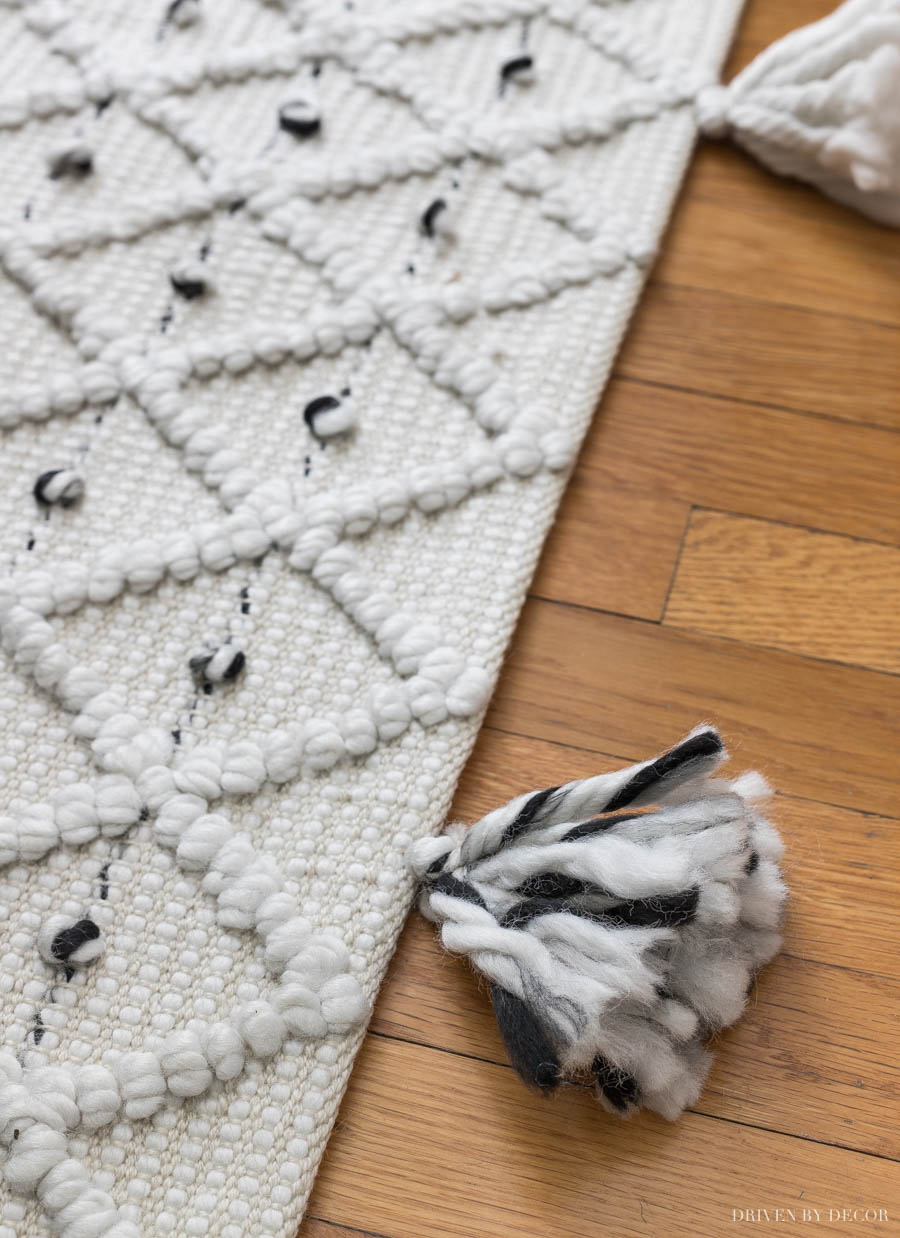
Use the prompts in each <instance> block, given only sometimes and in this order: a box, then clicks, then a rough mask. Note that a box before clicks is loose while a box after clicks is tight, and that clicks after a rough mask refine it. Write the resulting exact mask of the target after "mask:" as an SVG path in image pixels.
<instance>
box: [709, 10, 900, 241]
mask: <svg viewBox="0 0 900 1238" xmlns="http://www.w3.org/2000/svg"><path fill="white" fill-rule="evenodd" d="M696 105H697V116H698V121H699V124H700V129H701V131H702V132H703V133H704V134H706V136H707V137H715V138H721V137H725V136H728V135H730V136H731V137H733V138H734V140H735V141H736V142H738V143H739V144H740V145H741V146H743V147H745V148H746V149H747V150H748V151H749V152H750V153H751V154H752V155H754V156H755V157H756V158H757V159H759V160H760V162H761V163H764V164H766V165H767V166H768V167H770V168H772V169H773V170H774V171H776V172H779V173H780V174H781V175H782V176H794V177H797V178H798V179H799V180H804V181H809V182H811V183H812V184H814V185H816V186H817V187H818V188H819V189H821V190H822V192H823V193H826V194H828V195H829V196H830V197H832V198H836V199H837V200H838V201H839V202H843V203H844V204H845V205H847V206H852V207H854V208H855V209H856V210H858V211H862V212H863V214H866V215H870V216H871V217H872V218H873V219H877V220H878V221H879V222H880V223H884V224H890V225H892V226H893V227H900V0H846V3H844V4H842V5H840V6H839V7H838V8H837V9H835V11H834V12H833V13H831V14H829V16H828V17H825V18H823V19H822V20H821V21H817V22H814V23H813V24H812V25H809V26H803V27H801V28H800V29H799V30H794V31H792V32H791V33H790V34H788V35H786V36H785V37H784V38H783V39H779V40H778V42H777V43H773V44H772V46H771V47H769V48H767V49H766V50H765V51H764V52H762V53H761V55H759V56H758V57H757V58H756V60H754V61H753V62H752V64H750V65H748V66H747V68H746V69H744V70H743V72H742V73H740V74H738V76H737V77H736V78H735V79H734V80H733V81H732V82H730V83H729V85H727V86H716V85H714V86H707V87H705V88H703V89H702V90H700V91H699V92H698V94H697V97H696Z"/></svg>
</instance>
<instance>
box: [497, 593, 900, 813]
mask: <svg viewBox="0 0 900 1238" xmlns="http://www.w3.org/2000/svg"><path fill="white" fill-rule="evenodd" d="M898 716H900V679H897V678H895V677H893V676H889V675H880V674H877V673H876V672H874V671H864V670H857V669H853V668H848V667H843V666H834V665H830V664H828V663H824V662H817V661H813V660H812V659H809V658H802V657H799V656H798V655H796V654H790V653H779V652H774V651H770V650H763V649H754V648H752V647H749V646H745V645H741V644H735V643H732V642H730V641H725V640H720V639H714V638H711V637H706V636H694V635H693V634H691V633H687V632H678V631H676V630H675V629H673V628H665V627H663V628H660V627H657V626H655V625H653V624H647V623H640V622H638V621H636V620H633V619H625V618H621V617H619V616H615V615H604V614H596V613H592V612H589V611H584V610H576V609H574V608H570V607H564V606H556V605H553V604H552V603H549V602H542V601H536V600H534V601H530V602H528V603H527V604H526V606H525V609H524V611H523V614H522V619H521V621H520V624H519V628H518V632H517V636H516V640H515V641H514V642H513V646H512V650H511V652H510V655H509V657H508V660H507V663H506V669H505V673H504V676H503V679H502V681H501V683H500V686H499V689H498V691H497V693H496V694H495V696H494V701H493V704H492V706H491V709H490V711H489V713H488V721H489V722H490V723H491V725H493V726H497V727H499V728H500V729H501V730H504V731H513V732H516V733H519V734H524V735H533V736H535V737H536V738H539V739H555V740H559V741H561V742H563V743H567V744H573V745H576V746H579V747H587V748H594V747H595V748H597V749H599V750H601V751H605V752H618V753H627V754H628V755H629V756H633V757H634V759H644V758H645V757H647V756H649V755H651V754H652V753H653V752H654V751H656V750H657V749H661V748H665V747H667V746H668V745H669V744H671V743H672V742H674V741H675V740H677V739H678V738H680V737H681V735H683V734H686V733H687V732H688V731H689V730H690V729H691V727H693V726H695V725H696V724H697V723H698V722H700V721H702V720H704V719H706V720H709V721H712V722H714V723H716V724H718V725H719V726H720V727H721V729H722V731H723V732H724V733H725V735H726V738H729V739H731V738H732V737H733V738H734V741H735V744H736V745H737V744H739V747H738V748H737V751H738V754H739V756H740V760H741V763H742V764H744V765H759V766H760V767H761V768H762V769H763V771H764V772H765V773H766V775H767V776H769V777H770V778H771V781H772V783H773V785H774V786H777V787H779V788H780V789H781V790H783V791H784V792H785V793H787V794H794V795H801V796H805V797H808V798H810V799H818V800H824V801H828V802H830V803H834V804H841V805H843V806H844V807H847V808H857V809H861V810H863V811H868V812H877V813H882V814H884V815H886V816H895V815H897V813H898V803H897V800H898V790H897V755H896V738H897V736H896V725H897V718H898Z"/></svg>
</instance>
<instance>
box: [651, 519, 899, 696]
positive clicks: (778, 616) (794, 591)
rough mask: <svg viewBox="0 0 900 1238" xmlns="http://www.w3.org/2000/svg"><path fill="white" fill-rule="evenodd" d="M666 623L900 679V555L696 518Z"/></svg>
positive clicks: (767, 526) (760, 525)
mask: <svg viewBox="0 0 900 1238" xmlns="http://www.w3.org/2000/svg"><path fill="white" fill-rule="evenodd" d="M665 622H666V624H668V625H670V626H672V627H677V628H685V629H687V630H689V631H692V632H708V633H709V634H710V635H712V636H727V637H728V638H730V639H731V640H739V641H744V642H746V643H747V644H751V645H765V646H769V647H771V648H775V649H787V650H791V651H793V652H795V653H803V654H808V655H809V656H811V657H815V658H827V659H830V660H832V661H836V662H844V663H851V664H854V665H856V666H865V667H869V668H870V669H873V670H882V671H888V672H891V673H894V674H897V673H900V549H897V548H896V547H893V546H880V545H877V544H875V543H874V542H857V541H854V540H853V539H852V538H848V537H837V536H834V535H832V534H825V533H810V532H809V531H808V530H806V529H798V528H795V527H793V526H791V525H783V524H772V523H771V522H769V521H765V520H749V519H746V518H744V517H741V516H731V515H727V514H723V513H722V512H711V511H696V512H694V514H693V515H692V517H691V521H690V525H689V526H688V531H687V535H686V537H685V541H684V547H683V549H682V552H681V556H680V558H679V561H678V571H677V573H676V575H675V580H674V583H673V586H672V591H671V594H670V596H669V601H668V604H667V606H666V615H665Z"/></svg>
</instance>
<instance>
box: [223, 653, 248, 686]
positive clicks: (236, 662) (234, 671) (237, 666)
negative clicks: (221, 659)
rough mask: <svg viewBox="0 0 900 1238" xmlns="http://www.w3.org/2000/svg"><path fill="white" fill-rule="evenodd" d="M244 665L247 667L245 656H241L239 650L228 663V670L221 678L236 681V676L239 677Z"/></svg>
mask: <svg viewBox="0 0 900 1238" xmlns="http://www.w3.org/2000/svg"><path fill="white" fill-rule="evenodd" d="M246 665H247V658H246V655H245V654H243V653H242V652H241V651H240V650H238V652H237V653H236V654H235V655H234V657H233V658H232V659H231V661H230V662H229V664H228V669H227V670H226V672H225V674H224V675H223V676H222V678H223V679H226V680H232V679H236V678H237V677H238V675H240V673H241V671H242V670H243V669H244V667H245V666H246Z"/></svg>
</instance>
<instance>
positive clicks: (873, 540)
mask: <svg viewBox="0 0 900 1238" xmlns="http://www.w3.org/2000/svg"><path fill="white" fill-rule="evenodd" d="M898 502H900V486H898ZM693 510H694V511H698V512H710V513H712V515H715V516H733V517H734V518H735V519H736V520H755V521H756V522H757V523H758V524H774V525H777V526H778V527H779V528H782V529H797V530H798V531H799V532H801V533H812V534H814V535H815V536H816V537H840V538H843V539H844V540H845V541H848V542H859V543H860V544H861V545H863V546H878V547H880V548H881V549H882V550H900V541H897V542H883V541H882V540H881V539H880V538H878V537H863V536H862V534H860V533H842V532H841V531H840V530H839V529H823V528H820V527H819V525H816V524H801V523H799V522H798V521H796V520H783V519H781V518H779V517H778V516H757V515H756V514H755V513H753V512H737V511H732V510H731V509H730V508H727V507H714V506H712V505H711V504H709V503H695V504H693Z"/></svg>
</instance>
